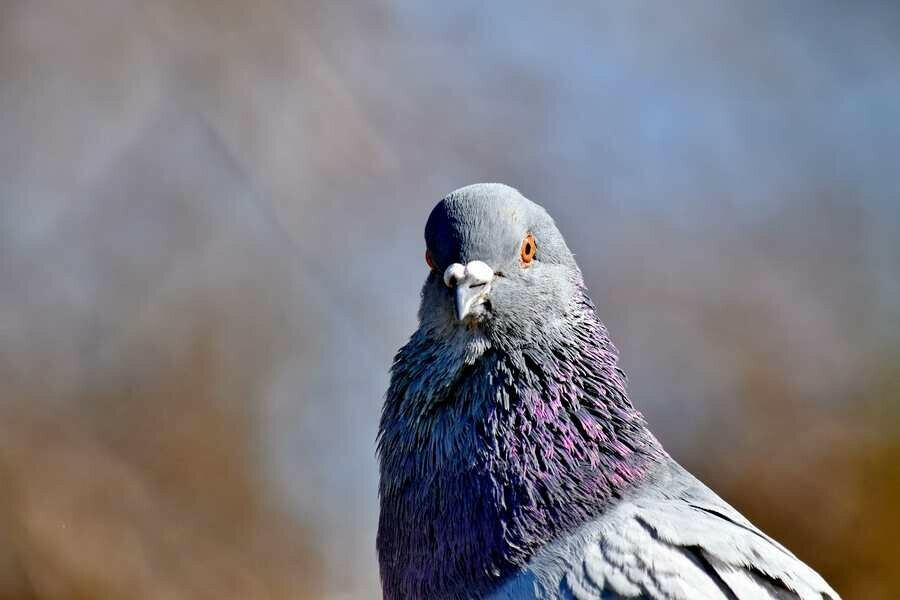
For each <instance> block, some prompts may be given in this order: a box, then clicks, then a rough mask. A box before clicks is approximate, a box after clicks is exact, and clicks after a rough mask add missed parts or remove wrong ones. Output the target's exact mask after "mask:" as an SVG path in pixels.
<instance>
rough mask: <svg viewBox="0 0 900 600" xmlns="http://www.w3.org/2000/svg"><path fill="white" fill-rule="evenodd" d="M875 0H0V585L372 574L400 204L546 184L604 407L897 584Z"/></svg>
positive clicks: (408, 303)
mask: <svg viewBox="0 0 900 600" xmlns="http://www.w3.org/2000/svg"><path fill="white" fill-rule="evenodd" d="M898 155H900V5H898V4H897V3H895V2H889V1H885V2H875V1H870V0H861V1H858V2H843V1H838V0H832V1H826V0H823V1H820V2H799V3H797V2H792V3H784V2H777V1H774V0H771V1H769V0H766V1H760V2H719V1H713V0H709V1H706V2H703V1H689V2H679V3H659V2H657V3H649V2H631V3H597V2H582V3H575V4H573V3H566V4H565V6H562V5H551V3H542V4H540V5H538V4H534V5H525V4H522V3H518V2H492V3H481V2H457V3H427V4H426V3H413V2H406V3H403V2H391V1H387V0H382V1H376V2H369V3H352V4H351V3H339V2H306V1H292V0H258V1H254V2H249V1H240V0H217V1H215V2H214V1H212V0H193V1H177V0H158V1H156V2H140V1H138V0H81V1H80V2H71V1H69V0H4V1H3V2H2V3H0V597H2V598H16V599H18V598H23V599H28V598H33V599H39V600H46V599H72V598H76V599H80V598H85V599H88V598H96V599H106V598H137V599H142V598H272V599H281V598H327V599H337V600H341V599H347V600H351V599H352V600H356V599H368V598H379V597H380V591H379V586H378V577H377V566H376V558H375V551H374V536H375V523H376V516H377V501H376V485H377V471H376V462H375V458H374V437H375V433H376V426H377V419H378V415H379V410H380V404H381V399H382V394H383V391H384V389H385V388H386V385H387V370H388V367H389V365H390V362H391V358H392V354H393V352H394V351H395V349H396V348H397V347H399V346H400V345H401V344H403V343H404V341H405V339H406V337H407V336H408V334H409V333H410V332H411V331H412V330H413V328H414V327H415V311H416V307H417V303H418V291H419V286H420V284H421V281H422V280H423V278H424V277H425V275H426V267H425V265H424V261H423V250H424V247H423V241H422V228H423V225H424V221H425V218H426V217H427V215H428V212H429V210H430V209H431V207H432V205H433V204H434V203H435V202H436V201H437V200H438V199H440V197H441V196H442V195H443V194H445V193H446V192H449V191H450V190H452V189H454V188H456V187H459V186H462V185H464V184H468V183H472V182H476V181H503V182H506V183H509V184H511V185H514V186H516V187H518V188H520V189H521V190H522V191H523V192H524V193H525V194H526V195H528V196H529V197H531V198H532V199H534V200H536V201H538V202H540V203H542V204H544V205H545V206H546V207H547V208H548V209H549V210H550V212H551V213H552V214H553V215H554V216H555V217H556V219H557V222H558V224H559V225H560V227H561V229H562V230H563V232H564V233H565V235H566V236H567V239H568V241H569V242H570V245H571V247H572V248H573V249H574V251H575V252H576V253H577V254H578V257H579V260H580V264H581V265H582V267H583V269H584V271H585V275H586V278H587V280H588V283H589V285H590V287H591V288H592V291H593V296H594V298H595V300H596V302H597V305H598V309H599V311H600V314H601V317H602V318H603V319H604V320H605V321H606V323H607V324H608V326H609V329H610V330H611V332H612V335H613V338H614V340H615V341H616V343H617V344H618V346H619V348H620V350H621V354H622V364H623V365H624V367H625V369H626V370H627V371H628V373H629V376H630V386H631V391H632V395H633V398H634V399H635V401H636V403H637V404H638V405H639V406H640V407H641V408H642V409H643V410H644V412H645V413H646V414H647V416H648V418H649V420H650V421H651V423H652V425H653V427H654V428H655V430H656V431H657V432H658V434H659V437H660V438H661V439H662V440H663V442H664V443H665V444H666V445H667V446H668V448H669V449H670V451H671V452H672V453H673V454H674V455H675V456H676V457H677V458H679V459H680V460H681V461H682V462H684V463H685V464H686V465H688V466H689V467H690V468H691V469H693V470H694V471H695V472H696V473H697V474H698V475H700V476H702V477H703V478H704V479H705V480H706V481H707V482H708V483H710V484H711V485H712V487H713V488H715V489H716V490H718V491H719V492H720V493H721V494H723V495H724V496H725V497H726V498H727V499H729V500H730V501H731V502H732V503H733V504H735V505H736V506H737V507H738V508H739V509H741V510H742V511H744V512H745V513H746V514H747V515H748V516H750V517H751V518H752V519H753V520H754V521H756V522H757V523H758V524H759V525H761V526H762V527H763V528H764V529H766V530H767V531H769V532H770V533H771V534H773V535H774V536H775V537H777V538H778V539H780V540H781V541H783V542H785V543H786V544H787V545H788V546H789V547H791V548H792V549H793V550H794V551H795V552H796V553H797V554H798V555H799V556H800V557H801V558H803V559H805V560H806V561H808V562H809V563H811V564H812V565H813V566H815V567H816V568H817V569H819V570H820V571H821V572H822V573H823V574H824V575H825V576H826V577H827V578H828V579H829V580H830V581H831V582H832V583H833V584H834V586H835V587H836V588H837V589H838V590H839V591H840V592H841V593H842V594H843V595H844V597H845V598H848V599H853V598H862V599H867V600H880V599H889V598H897V597H900V570H898V568H897V563H898V561H900V508H898V507H900V162H898Z"/></svg>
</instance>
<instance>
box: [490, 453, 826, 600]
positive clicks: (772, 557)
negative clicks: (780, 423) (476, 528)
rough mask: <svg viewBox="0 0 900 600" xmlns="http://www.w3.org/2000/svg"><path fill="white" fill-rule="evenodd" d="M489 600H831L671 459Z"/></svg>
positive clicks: (818, 580)
mask: <svg viewBox="0 0 900 600" xmlns="http://www.w3.org/2000/svg"><path fill="white" fill-rule="evenodd" d="M491 598H492V599H493V600H504V599H514V598H515V599H524V598H538V599H546V600H550V599H570V600H600V599H603V600H606V599H610V600H617V599H626V598H627V599H645V600H697V599H701V600H705V599H716V600H745V599H746V600H749V599H753V600H756V599H775V600H783V599H784V600H788V599H790V600H795V599H801V600H839V596H838V595H837V593H835V591H834V590H832V589H831V588H830V587H829V586H828V584H827V583H826V582H825V581H824V580H823V579H822V577H821V576H819V574H818V573H816V572H815V571H813V570H812V569H811V568H810V567H808V566H807V565H806V564H804V563H803V562H802V561H800V560H799V559H798V558H797V557H795V556H794V555H793V554H791V553H790V552H789V551H788V550H787V549H786V548H784V547H783V546H782V545H781V544H779V543H778V542H776V541H774V540H773V539H771V538H770V537H768V536H767V535H765V534H764V533H762V532H761V531H760V530H759V529H757V528H756V527H754V526H753V525H752V524H751V523H750V522H749V521H748V520H747V519H746V518H744V517H743V516H742V515H741V514H740V513H739V512H737V511H736V510H735V509H734V508H732V507H731V506H729V505H728V504H727V503H726V502H725V501H723V500H722V499H721V498H719V497H718V496H717V495H716V494H715V493H713V492H712V491H711V490H709V488H707V487H705V486H704V485H703V484H702V483H700V482H699V481H697V480H696V479H695V478H694V477H693V476H692V475H690V474H689V473H687V472H686V471H685V470H684V469H682V468H681V467H680V466H679V465H677V464H676V463H674V462H673V464H672V465H669V466H667V467H665V468H664V469H663V470H662V471H661V472H660V473H658V474H657V475H656V476H654V478H653V479H652V480H651V481H650V482H649V483H648V484H647V485H645V486H643V487H642V489H641V490H639V491H638V492H636V493H635V494H634V495H633V496H632V497H630V498H626V499H624V500H623V501H622V502H620V503H618V504H617V505H615V506H614V507H613V508H611V509H610V510H609V511H608V512H607V513H606V514H604V515H603V516H602V517H601V518H600V519H598V520H596V521H593V522H591V523H588V524H587V525H585V526H583V527H582V528H581V529H579V530H578V531H576V532H574V533H573V534H572V535H570V536H568V537H567V538H566V539H563V540H559V541H556V542H554V543H553V544H551V545H549V546H548V547H546V548H544V549H543V550H541V552H539V553H538V554H537V555H536V556H535V557H534V558H533V559H532V561H531V563H529V565H528V566H527V568H526V569H525V570H523V571H522V572H521V573H520V574H518V575H516V576H515V577H514V578H513V579H511V580H510V581H508V582H507V583H506V584H505V585H504V586H502V587H501V588H500V589H499V590H498V591H497V592H496V593H495V594H494V595H493V596H491Z"/></svg>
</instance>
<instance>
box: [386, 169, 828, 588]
mask: <svg viewBox="0 0 900 600" xmlns="http://www.w3.org/2000/svg"><path fill="white" fill-rule="evenodd" d="M425 238H426V244H427V248H428V260H429V262H430V264H431V266H432V271H431V273H430V274H429V276H428V278H427V279H426V282H425V284H424V285H423V288H422V303H421V307H420V310H419V327H418V329H417V330H416V332H415V333H414V334H413V336H412V337H411V338H410V340H409V342H408V343H407V344H406V345H405V346H404V347H403V348H402V349H401V350H400V351H399V352H398V354H397V356H396V358H395V362H394V365H393V367H392V370H391V385H390V388H389V389H388V393H387V396H386V399H385V405H384V411H383V413H382V419H381V425H380V429H379V439H378V452H379V459H380V464H381V483H380V487H379V495H380V499H381V515H380V520H379V529H378V541H377V545H378V554H379V561H380V565H381V576H382V588H383V591H384V596H385V598H386V600H393V599H399V598H403V599H406V598H411V599H419V598H422V599H429V600H430V599H444V598H447V599H469V598H491V599H493V600H501V599H528V598H535V599H544V600H551V599H577V600H595V599H596V600H599V599H626V598H628V599H646V600H676V599H678V600H681V599H685V600H687V599H690V600H693V599H701V600H703V599H724V600H737V599H740V600H749V599H757V598H760V599H777V600H781V599H802V600H812V599H815V600H837V599H838V595H837V594H836V593H835V592H834V590H832V589H831V588H830V587H829V586H828V584H827V583H825V581H824V580H823V579H822V578H821V577H820V576H819V575H818V574H817V573H815V571H813V570H812V569H810V568H809V567H808V566H806V565H805V564H804V563H803V562H801V561H800V560H799V559H798V558H796V557H795V556H794V555H793V554H791V553H790V552H789V551H788V550H786V549H785V548H784V547H782V546H781V545H780V544H778V543H777V542H775V541H774V540H772V539H771V538H769V537H768V536H766V535H765V534H764V533H762V532H760V531H759V530H758V529H757V528H756V527H754V526H753V525H752V524H751V523H750V522H749V521H747V520H746V519H745V518H744V517H743V516H742V515H740V514H739V513H738V512H737V511H736V510H734V509H733V508H732V507H731V506H729V505H728V504H727V503H725V502H724V501H723V500H722V499H721V498H719V497H718V496H717V495H716V494H715V493H714V492H712V491H711V490H709V489H708V488H707V487H705V486H704V485H703V484H701V483H700V482H699V481H697V480H696V479H695V478H694V477H693V476H692V475H691V474H689V473H688V472H687V471H685V470H684V469H683V468H682V467H681V466H680V465H678V463H677V462H675V461H674V460H673V459H672V458H671V457H670V456H669V455H668V454H667V453H666V452H665V450H664V449H663V448H662V446H661V445H660V444H659V442H658V441H657V440H656V438H655V437H654V436H653V434H652V433H651V432H650V430H649V428H648V427H647V424H646V422H645V420H644V418H643V416H642V415H641V414H640V412H639V411H637V409H636V408H635V407H634V405H633V404H632V402H631V400H630V398H629V397H628V394H627V390H626V385H625V374H624V372H623V371H622V370H621V369H620V368H619V367H618V358H617V353H616V349H615V347H614V346H613V344H612V342H611V341H610V340H609V336H608V333H607V331H606V328H605V327H604V325H603V324H602V323H601V322H600V320H599V318H598V317H597V315H596V312H595V310H594V305H593V303H592V302H591V300H590V298H589V297H588V295H587V290H586V288H585V286H584V281H583V278H582V275H581V271H580V270H579V268H578V265H577V264H576V263H575V259H574V257H573V255H572V253H571V251H570V250H569V248H568V246H567V245H566V243H565V240H564V239H563V237H562V235H561V234H560V232H559V230H558V229H557V228H556V225H555V224H554V222H553V220H552V218H551V217H550V216H549V215H548V214H547V213H546V211H544V209H543V208H541V207H540V206H538V205H537V204H534V203H533V202H531V201H529V200H527V199H526V198H524V197H523V196H522V195H521V194H519V192H518V191H516V190H514V189H512V188H510V187H507V186H504V185H500V184H478V185H474V186H469V187H466V188H462V189H460V190H457V191H455V192H453V193H452V194H450V195H449V196H447V197H446V198H445V199H444V200H442V201H441V202H440V203H439V204H438V205H437V206H436V207H435V209H434V210H433V211H432V213H431V216H430V217H429V219H428V223H427V225H426V230H425ZM535 247H536V251H535Z"/></svg>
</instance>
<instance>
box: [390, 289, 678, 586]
mask: <svg viewBox="0 0 900 600" xmlns="http://www.w3.org/2000/svg"><path fill="white" fill-rule="evenodd" d="M567 322H568V327H567V330H566V331H562V332H560V335H559V336H558V337H557V338H553V339H551V338H549V337H548V338H547V339H543V340H540V342H539V343H534V344H528V345H518V346H515V345H510V346H509V347H506V348H504V343H503V340H496V339H493V340H492V344H491V347H490V348H488V349H487V350H486V351H485V352H484V353H483V354H482V355H481V356H480V358H479V359H478V360H476V361H475V362H474V363H472V364H465V361H457V363H459V364H455V363H454V362H453V360H451V359H448V358H447V356H446V355H447V352H448V351H447V349H446V348H443V349H442V348H441V343H440V342H439V341H436V340H434V339H428V336H427V335H426V333H423V332H421V331H420V332H417V334H416V335H414V336H413V339H412V340H411V341H410V343H409V344H408V345H407V346H406V347H404V348H403V349H402V350H401V351H400V353H399V354H398V357H397V361H396V363H395V366H394V370H393V377H392V384H391V388H390V390H389V392H388V397H387V400H386V402H385V408H384V413H383V416H382V423H381V431H380V439H379V454H380V458H381V469H382V472H381V489H380V493H381V501H382V510H381V523H380V527H379V539H378V546H379V553H380V558H381V563H382V577H383V580H384V584H385V590H386V598H387V597H390V596H388V595H387V594H388V593H389V592H388V591H387V590H399V592H398V596H397V597H457V595H459V596H460V597H467V596H468V595H469V594H471V593H472V591H473V590H480V591H481V592H486V591H488V590H490V589H491V588H493V587H494V586H496V585H497V584H498V583H499V582H500V581H502V579H504V578H505V577H507V576H508V575H510V574H512V573H513V572H515V571H516V570H517V569H519V568H521V567H522V566H524V565H525V564H526V563H527V561H528V560H529V559H530V558H531V556H533V555H534V553H535V552H536V551H537V549H539V548H540V547H541V546H543V545H544V544H546V543H548V542H550V541H552V540H553V539H554V538H555V537H557V536H558V535H560V534H562V533H565V532H567V531H571V530H573V529H575V528H577V527H578V526H580V525H582V524H584V523H585V522H587V521H589V520H591V519H593V518H596V517H597V516H599V515H600V514H601V513H602V512H603V511H604V510H605V508H606V507H607V506H608V505H609V504H610V503H611V502H612V501H613V500H614V499H615V498H616V497H619V496H620V495H621V494H623V493H625V492H626V491H628V490H629V489H631V488H633V487H635V486H637V485H638V484H639V483H640V482H641V481H642V480H643V479H644V477H645V476H646V474H647V473H648V472H649V471H650V469H651V468H652V466H653V465H654V464H656V463H658V462H659V461H660V460H661V459H662V458H663V457H664V456H665V454H664V452H663V450H662V449H661V448H660V446H659V444H658V442H657V441H656V440H655V438H654V437H653V436H652V434H650V432H649V431H648V430H647V427H646V424H645V422H644V419H643V417H642V416H641V414H640V413H639V412H638V411H637V410H636V409H635V408H634V407H633V405H632V404H631V401H630V400H629V398H628V395H627V392H626V389H625V377H624V374H623V372H622V371H621V370H620V369H619V368H618V367H617V365H616V351H615V348H614V347H613V345H612V343H611V342H610V340H609V337H608V335H607V332H606V329H605V327H604V326H603V324H602V323H601V322H600V321H599V320H598V319H597V317H596V315H595V313H594V311H593V306H592V305H591V303H590V301H589V300H588V299H587V297H586V296H584V295H583V294H582V295H580V296H579V298H578V299H577V301H576V302H575V304H574V308H573V310H572V311H571V314H570V315H569V318H568V321H567Z"/></svg>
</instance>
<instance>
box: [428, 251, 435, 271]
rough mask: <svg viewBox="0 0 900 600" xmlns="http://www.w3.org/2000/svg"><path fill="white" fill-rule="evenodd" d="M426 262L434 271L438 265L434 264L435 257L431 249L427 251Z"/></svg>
mask: <svg viewBox="0 0 900 600" xmlns="http://www.w3.org/2000/svg"><path fill="white" fill-rule="evenodd" d="M425 264H426V265H428V268H429V269H431V270H432V271H434V270H435V269H437V267H436V266H435V264H434V259H433V258H431V250H426V251H425Z"/></svg>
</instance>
